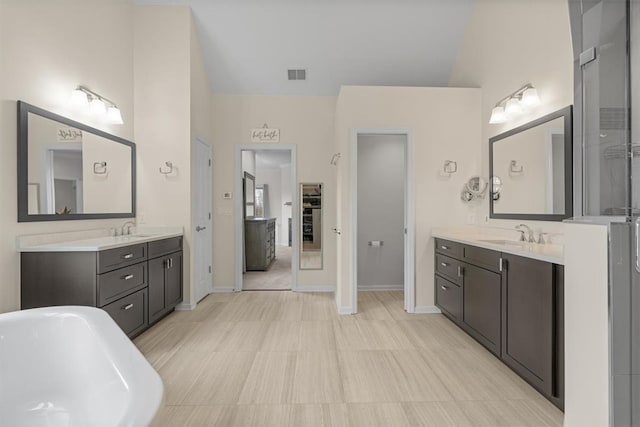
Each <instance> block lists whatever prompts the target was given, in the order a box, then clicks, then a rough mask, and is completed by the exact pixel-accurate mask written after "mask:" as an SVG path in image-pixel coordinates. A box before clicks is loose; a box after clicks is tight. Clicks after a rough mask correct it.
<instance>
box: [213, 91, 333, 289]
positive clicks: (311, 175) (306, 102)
mask: <svg viewBox="0 0 640 427" xmlns="http://www.w3.org/2000/svg"><path fill="white" fill-rule="evenodd" d="M335 102H336V98H335V97H297V96H226V95H214V96H213V97H212V115H211V123H212V124H211V125H212V129H213V134H212V135H213V138H212V141H213V150H214V151H213V156H214V168H213V188H214V190H213V193H214V194H213V211H214V220H213V235H214V245H213V265H214V288H217V289H230V288H233V286H234V284H235V277H234V271H235V270H234V268H235V262H236V260H234V254H235V242H234V227H235V217H234V215H236V214H237V213H234V209H235V208H234V206H235V204H234V201H233V200H224V199H223V198H222V193H223V192H227V191H228V192H235V181H234V177H237V176H239V172H237V171H234V168H235V165H234V163H233V161H232V159H233V158H234V150H235V145H237V144H250V143H251V141H250V130H251V129H252V128H257V127H262V125H263V124H264V123H268V125H269V127H272V128H279V129H280V143H282V144H295V145H296V146H297V156H298V158H297V174H298V176H297V182H323V183H324V184H325V187H324V191H325V194H324V197H325V198H324V201H325V205H326V209H323V214H324V219H323V221H324V222H323V224H324V230H323V236H322V239H323V240H322V241H323V242H324V251H325V252H324V255H325V256H324V269H323V270H317V271H316V270H300V271H299V272H298V286H299V288H300V289H304V288H305V287H318V286H334V285H335V280H336V279H335V278H336V264H335V262H336V259H335V255H334V254H335V251H336V246H335V242H336V239H335V237H334V235H333V233H332V232H331V227H332V226H333V225H334V224H335V222H336V218H335V209H336V208H335V191H336V178H335V177H336V170H335V168H334V167H333V166H331V165H330V164H329V160H330V159H331V153H333V152H334V146H333V143H332V142H333V124H334V114H335ZM233 197H234V198H235V197H242V195H241V194H234V195H233ZM240 261H241V260H240Z"/></svg>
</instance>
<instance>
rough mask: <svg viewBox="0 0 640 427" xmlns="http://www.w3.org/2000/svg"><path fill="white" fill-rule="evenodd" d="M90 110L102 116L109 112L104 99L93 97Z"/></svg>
mask: <svg viewBox="0 0 640 427" xmlns="http://www.w3.org/2000/svg"><path fill="white" fill-rule="evenodd" d="M89 110H90V111H91V114H93V115H96V116H100V115H103V114H105V113H106V112H107V106H106V105H105V104H104V101H102V99H100V98H93V99H92V100H91V102H90V103H89Z"/></svg>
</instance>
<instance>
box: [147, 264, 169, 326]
mask: <svg viewBox="0 0 640 427" xmlns="http://www.w3.org/2000/svg"><path fill="white" fill-rule="evenodd" d="M166 266H167V257H161V258H155V259H152V260H150V261H149V323H153V322H155V321H156V320H158V319H159V318H160V317H162V316H163V315H164V311H165V307H166V304H165V301H166V296H165V269H166Z"/></svg>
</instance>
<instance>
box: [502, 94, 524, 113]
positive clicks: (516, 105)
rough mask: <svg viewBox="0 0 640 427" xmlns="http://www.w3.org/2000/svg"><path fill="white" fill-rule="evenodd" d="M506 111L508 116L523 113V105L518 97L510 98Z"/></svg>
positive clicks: (505, 107)
mask: <svg viewBox="0 0 640 427" xmlns="http://www.w3.org/2000/svg"><path fill="white" fill-rule="evenodd" d="M504 112H505V113H506V114H507V116H510V115H514V114H520V113H522V106H521V105H520V101H518V99H517V98H510V99H509V100H508V101H507V104H506V105H505V106H504Z"/></svg>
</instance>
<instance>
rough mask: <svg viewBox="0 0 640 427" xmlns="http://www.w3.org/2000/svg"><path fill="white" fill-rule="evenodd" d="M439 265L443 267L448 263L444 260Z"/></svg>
mask: <svg viewBox="0 0 640 427" xmlns="http://www.w3.org/2000/svg"><path fill="white" fill-rule="evenodd" d="M440 265H441V266H443V267H449V264H447V263H446V262H441V263H440Z"/></svg>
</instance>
